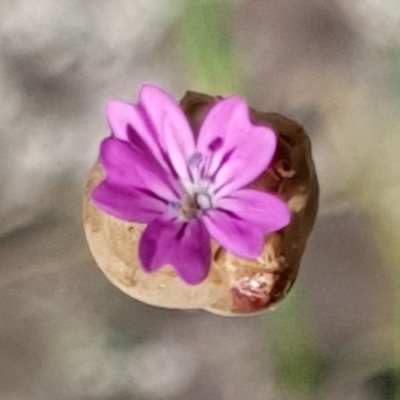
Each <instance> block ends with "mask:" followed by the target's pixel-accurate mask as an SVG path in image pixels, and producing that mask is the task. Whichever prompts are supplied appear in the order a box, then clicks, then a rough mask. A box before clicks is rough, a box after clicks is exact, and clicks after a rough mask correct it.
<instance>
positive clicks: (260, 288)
mask: <svg viewBox="0 0 400 400" xmlns="http://www.w3.org/2000/svg"><path fill="white" fill-rule="evenodd" d="M215 101H216V99H215V98H213V97H210V96H206V95H203V94H199V93H192V92H189V93H187V94H186V95H185V97H184V98H183V99H182V101H181V107H182V109H183V111H184V112H185V114H186V115H187V117H188V119H189V121H190V124H191V126H192V129H193V132H194V134H195V135H197V134H198V132H199V128H200V126H201V123H202V121H203V119H204V117H205V114H206V113H207V111H208V110H209V109H210V107H211V106H212V105H213V104H214V103H215ZM251 118H252V121H253V123H254V124H256V125H266V126H270V127H272V128H273V129H274V131H275V132H276V133H277V135H278V145H277V151H276V153H275V156H274V159H273V162H272V164H271V166H270V167H269V168H268V169H267V170H266V171H265V172H264V173H263V174H262V175H261V176H260V177H259V178H258V179H257V180H256V181H254V182H253V183H252V184H251V185H249V188H257V189H258V190H262V191H266V192H269V193H278V194H279V196H280V197H281V198H282V199H284V200H285V201H286V203H287V204H288V206H289V209H290V211H291V214H292V220H291V223H290V225H289V226H287V227H286V228H284V229H282V230H281V231H279V232H275V233H272V234H270V235H268V236H267V237H266V238H265V244H264V250H263V253H262V254H261V256H260V257H258V258H257V259H256V260H247V259H243V258H239V257H236V256H234V255H232V254H230V253H229V252H227V251H225V250H224V249H223V248H221V247H220V246H219V245H218V244H217V243H215V242H214V241H213V242H212V266H211V269H210V273H209V275H208V277H207V279H206V280H205V281H204V282H202V283H201V284H199V285H196V286H187V285H185V284H184V283H183V282H182V281H181V280H180V279H179V278H178V277H177V276H176V274H175V272H174V271H173V270H172V268H170V267H169V266H165V267H163V268H162V269H161V270H160V271H158V272H157V273H154V274H151V275H148V274H146V273H144V272H143V271H142V269H141V267H140V264H139V260H138V242H139V239H140V235H141V233H142V232H143V229H144V225H142V224H132V223H126V222H124V221H120V220H117V219H115V218H113V217H111V216H109V215H107V214H104V213H103V212H101V211H99V210H98V209H97V208H96V207H94V206H93V205H92V204H91V202H90V195H91V192H92V191H93V189H94V188H95V187H96V186H97V185H98V184H99V183H100V182H101V181H102V179H103V173H102V170H101V167H100V165H98V164H97V165H96V166H95V167H94V168H93V170H92V171H91V173H90V176H89V180H88V182H87V186H86V190H85V196H84V228H85V232H86V237H87V240H88V243H89V247H90V249H91V252H92V254H93V256H94V258H95V260H96V262H97V264H98V265H99V267H100V268H101V269H102V271H103V272H104V274H105V275H106V276H107V278H108V279H109V280H110V281H111V282H112V283H113V284H114V285H115V286H117V287H118V288H119V289H121V290H122V291H124V292H125V293H127V294H128V295H130V296H132V297H134V298H136V299H138V300H141V301H143V302H145V303H148V304H151V305H155V306H160V307H167V308H177V309H203V310H207V311H210V312H212V313H216V314H220V315H246V314H247V315H248V314H252V313H256V312H259V311H262V310H266V309H268V308H269V307H270V306H272V305H273V304H276V303H277V302H278V301H279V300H281V299H283V298H284V297H285V295H286V294H287V293H288V291H289V290H290V288H291V287H292V285H293V283H294V281H295V279H296V276H297V272H298V269H299V264H300V259H301V256H302V254H303V252H304V249H305V246H306V241H307V238H308V236H309V234H310V232H311V230H312V227H313V224H314V221H315V217H316V214H317V208H318V182H317V177H316V173H315V168H314V164H313V161H312V157H311V146H310V141H309V139H308V137H307V135H306V133H305V131H304V130H303V128H302V127H301V126H300V125H298V124H297V123H295V122H293V121H291V120H289V119H287V118H285V117H282V116H280V115H278V114H273V113H260V112H258V111H255V110H251ZM260 152H262V149H260Z"/></svg>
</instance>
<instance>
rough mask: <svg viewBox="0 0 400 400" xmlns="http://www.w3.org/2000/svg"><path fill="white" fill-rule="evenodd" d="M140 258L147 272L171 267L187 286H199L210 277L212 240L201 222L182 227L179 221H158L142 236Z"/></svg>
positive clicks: (163, 219)
mask: <svg viewBox="0 0 400 400" xmlns="http://www.w3.org/2000/svg"><path fill="white" fill-rule="evenodd" d="M139 258H140V262H141V264H142V266H143V269H144V270H145V271H146V272H154V271H157V270H158V269H160V268H161V267H162V266H165V265H170V266H171V267H173V268H174V269H175V270H176V272H177V274H178V275H179V276H180V278H181V279H182V280H183V281H184V282H186V283H187V284H189V285H196V284H198V283H200V282H202V281H203V280H204V279H205V278H206V277H207V275H208V272H209V269H210V263H211V244H210V236H209V234H208V232H207V230H206V228H205V226H204V224H203V223H202V222H201V221H200V220H198V219H194V220H192V221H190V222H188V223H182V222H180V221H178V220H177V219H175V220H171V219H169V220H167V219H165V218H157V219H155V220H154V221H152V222H150V223H149V225H148V226H147V228H146V230H145V231H144V232H143V234H142V237H141V240H140V244H139Z"/></svg>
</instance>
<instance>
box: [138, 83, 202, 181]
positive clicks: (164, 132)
mask: <svg viewBox="0 0 400 400" xmlns="http://www.w3.org/2000/svg"><path fill="white" fill-rule="evenodd" d="M140 103H141V105H142V107H143V108H144V110H145V112H146V114H147V116H148V118H149V120H150V122H151V124H152V125H153V127H154V131H155V132H156V133H157V135H158V140H159V141H160V146H161V147H163V148H164V149H166V150H167V152H168V156H169V159H170V161H171V163H172V165H173V167H174V169H175V171H176V173H177V174H178V175H179V177H180V178H181V179H182V180H183V181H187V180H189V179H190V177H189V172H188V168H187V160H188V159H189V158H190V157H191V156H192V155H193V154H194V152H195V144H194V138H193V133H192V130H191V128H190V125H189V122H188V120H187V118H186V116H185V114H184V113H183V111H182V110H181V108H180V107H179V105H178V104H177V103H176V102H175V100H174V99H173V98H172V97H171V96H170V95H168V94H167V93H165V92H164V91H163V90H161V89H159V88H158V87H156V86H153V85H144V86H143V87H142V90H141V92H140Z"/></svg>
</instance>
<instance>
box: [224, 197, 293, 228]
mask: <svg viewBox="0 0 400 400" xmlns="http://www.w3.org/2000/svg"><path fill="white" fill-rule="evenodd" d="M218 207H219V208H221V209H224V210H227V211H229V212H231V213H233V214H234V215H235V216H237V217H238V218H240V219H241V220H243V221H246V222H248V223H249V224H251V225H255V226H258V227H260V228H261V229H262V231H263V233H264V234H267V233H270V232H275V231H277V230H279V229H282V228H284V227H285V226H287V225H288V224H289V222H290V211H289V208H288V206H287V205H286V203H285V202H284V201H282V200H281V199H280V198H278V197H277V196H275V195H272V194H269V193H263V192H260V191H258V190H249V189H242V190H237V191H236V192H234V193H233V194H231V195H230V196H228V197H224V198H222V199H220V200H218Z"/></svg>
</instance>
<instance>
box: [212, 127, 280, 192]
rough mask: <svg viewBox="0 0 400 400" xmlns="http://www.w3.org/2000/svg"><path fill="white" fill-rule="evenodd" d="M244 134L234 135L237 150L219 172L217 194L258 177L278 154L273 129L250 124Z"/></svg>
mask: <svg viewBox="0 0 400 400" xmlns="http://www.w3.org/2000/svg"><path fill="white" fill-rule="evenodd" d="M245 136H246V138H244V136H242V137H241V136H240V135H238V136H237V137H235V140H236V141H237V143H236V145H235V146H236V147H235V150H234V152H233V153H232V155H231V157H230V159H229V160H228V161H227V162H226V163H225V164H223V165H222V166H221V168H220V170H219V171H218V173H217V174H216V177H215V187H216V188H217V189H216V195H217V197H218V198H220V197H223V196H225V195H227V194H230V193H232V192H234V191H235V190H237V189H241V188H243V187H244V186H246V185H248V184H249V183H251V182H253V181H254V180H255V179H257V178H258V177H259V176H260V175H261V174H262V173H263V172H264V171H265V170H266V169H267V167H268V166H269V164H270V163H271V160H272V157H273V156H274V154H275V150H276V142H277V139H276V135H275V133H274V132H273V131H272V130H271V129H269V128H267V127H263V126H254V125H249V126H248V129H247V131H246V133H245Z"/></svg>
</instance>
